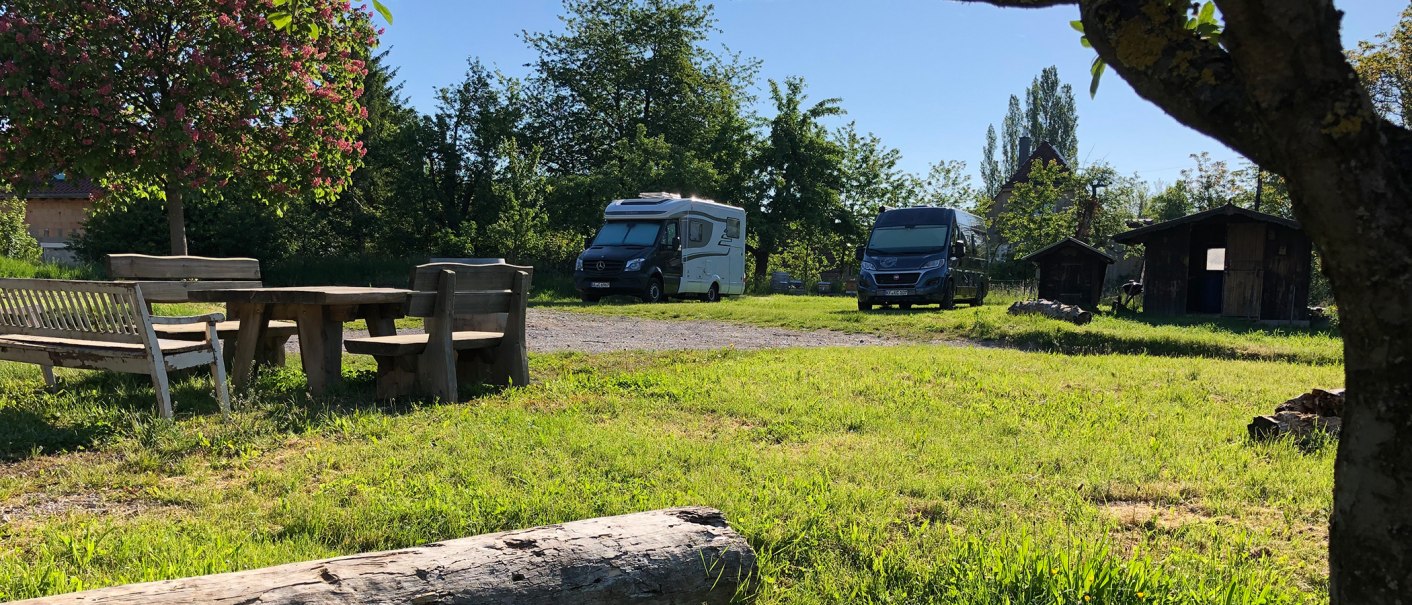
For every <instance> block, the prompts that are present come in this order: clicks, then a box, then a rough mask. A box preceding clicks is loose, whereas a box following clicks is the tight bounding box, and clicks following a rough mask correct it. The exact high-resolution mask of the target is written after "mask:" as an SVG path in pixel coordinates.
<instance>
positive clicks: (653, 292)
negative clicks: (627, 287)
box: [638, 277, 667, 303]
mask: <svg viewBox="0 0 1412 605" xmlns="http://www.w3.org/2000/svg"><path fill="white" fill-rule="evenodd" d="M638 298H641V299H642V302H645V303H658V302H663V301H665V300H667V297H666V296H663V295H662V278H660V277H654V278H652V281H650V282H648V283H647V290H646V291H644V292H643V293H642V296H639V297H638Z"/></svg>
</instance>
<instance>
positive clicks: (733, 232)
mask: <svg viewBox="0 0 1412 605" xmlns="http://www.w3.org/2000/svg"><path fill="white" fill-rule="evenodd" d="M726 237H727V238H730V239H736V238H738V237H740V219H738V218H728V219H726Z"/></svg>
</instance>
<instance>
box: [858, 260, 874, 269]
mask: <svg viewBox="0 0 1412 605" xmlns="http://www.w3.org/2000/svg"><path fill="white" fill-rule="evenodd" d="M860 266H861V267H863V270H864V271H877V270H878V266H877V265H874V264H873V263H871V262H869V261H863V264H862V265H860Z"/></svg>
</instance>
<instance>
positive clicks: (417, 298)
mask: <svg viewBox="0 0 1412 605" xmlns="http://www.w3.org/2000/svg"><path fill="white" fill-rule="evenodd" d="M533 272H534V269H533V268H532V267H517V266H514V265H507V264H504V263H498V264H493V265H464V264H456V263H432V264H427V265H421V266H419V267H417V268H415V269H413V271H412V287H411V289H412V290H414V291H415V292H414V293H413V294H412V295H411V297H410V298H409V299H408V301H407V312H406V314H407V315H408V316H412V317H422V318H425V332H424V333H422V334H398V335H395V336H374V337H368V338H353V339H348V340H346V341H345V342H344V347H345V348H346V349H347V350H348V352H349V353H353V354H355V355H371V356H373V357H374V358H375V359H377V363H378V374H377V376H378V378H377V384H378V386H377V392H378V397H380V398H383V399H390V398H394V397H402V396H405V395H409V394H412V393H417V394H421V395H428V396H432V397H437V398H440V399H442V400H444V401H456V400H457V399H458V396H457V389H458V387H459V385H460V383H463V382H465V383H470V382H483V383H486V384H493V385H498V386H508V385H512V384H513V385H523V384H526V383H528V382H529V356H528V352H527V350H526V348H525V304H526V301H527V300H528V298H529V288H530V280H531V276H532V274H533Z"/></svg>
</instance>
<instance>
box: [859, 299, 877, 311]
mask: <svg viewBox="0 0 1412 605" xmlns="http://www.w3.org/2000/svg"><path fill="white" fill-rule="evenodd" d="M858 310H859V311H872V310H873V305H872V303H865V302H863V301H861V300H860V301H858Z"/></svg>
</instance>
